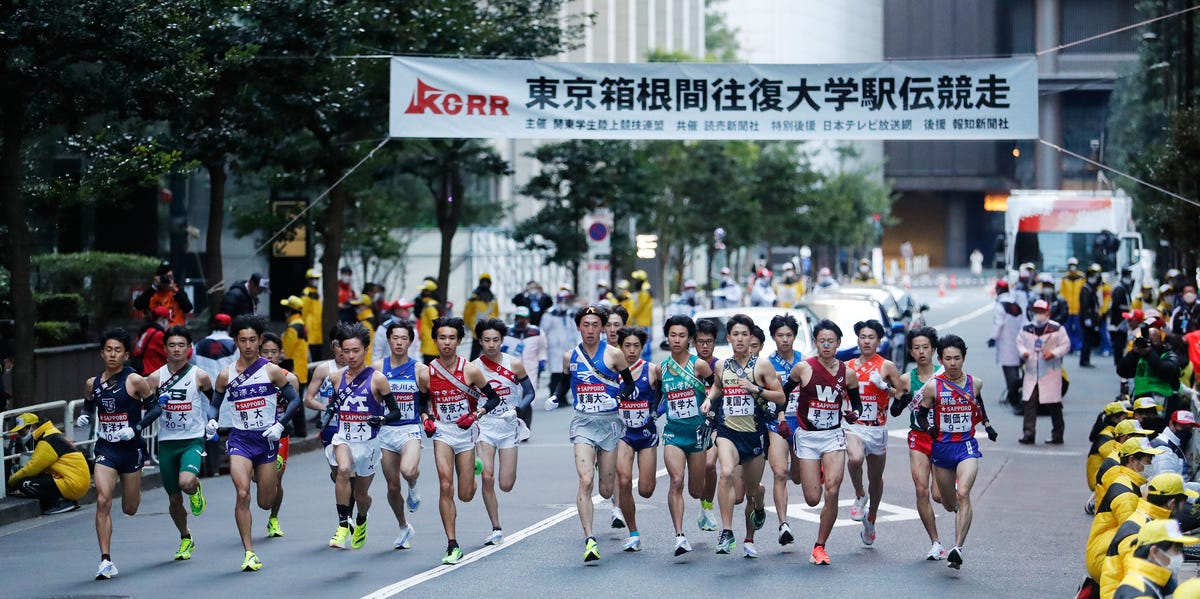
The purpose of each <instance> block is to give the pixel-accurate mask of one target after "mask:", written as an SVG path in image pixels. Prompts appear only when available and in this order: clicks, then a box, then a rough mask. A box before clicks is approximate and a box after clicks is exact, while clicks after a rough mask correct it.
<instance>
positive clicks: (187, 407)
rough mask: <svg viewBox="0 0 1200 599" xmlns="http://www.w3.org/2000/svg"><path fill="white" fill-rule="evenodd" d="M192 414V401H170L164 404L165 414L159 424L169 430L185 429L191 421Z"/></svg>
mask: <svg viewBox="0 0 1200 599" xmlns="http://www.w3.org/2000/svg"><path fill="white" fill-rule="evenodd" d="M191 415H192V402H190V401H168V402H167V403H165V404H163V414H162V418H161V419H159V426H161V427H162V428H164V429H166V430H169V431H173V430H181V429H185V428H187V427H188V424H189V423H190V418H189V417H190V416H191Z"/></svg>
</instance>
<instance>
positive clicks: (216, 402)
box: [209, 389, 225, 411]
mask: <svg viewBox="0 0 1200 599" xmlns="http://www.w3.org/2000/svg"><path fill="white" fill-rule="evenodd" d="M209 403H210V404H212V407H213V409H214V410H217V411H220V409H221V404H223V403H225V391H217V390H216V389H213V394H212V399H211V400H209Z"/></svg>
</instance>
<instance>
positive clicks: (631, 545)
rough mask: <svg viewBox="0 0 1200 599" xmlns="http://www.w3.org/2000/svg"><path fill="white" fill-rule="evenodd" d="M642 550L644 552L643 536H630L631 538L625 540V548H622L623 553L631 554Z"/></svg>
mask: <svg viewBox="0 0 1200 599" xmlns="http://www.w3.org/2000/svg"><path fill="white" fill-rule="evenodd" d="M641 550H642V536H641V535H629V538H628V539H625V546H624V547H622V548H621V551H630V552H633V551H641Z"/></svg>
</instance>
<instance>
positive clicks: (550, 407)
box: [543, 395, 558, 412]
mask: <svg viewBox="0 0 1200 599" xmlns="http://www.w3.org/2000/svg"><path fill="white" fill-rule="evenodd" d="M543 407H545V408H546V411H547V412H553V411H554V410H555V409H556V408H558V400H557V399H555V397H554V396H553V395H551V396H550V397H547V398H546V403H545V404H544V406H543Z"/></svg>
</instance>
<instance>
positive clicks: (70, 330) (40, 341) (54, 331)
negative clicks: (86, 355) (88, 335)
mask: <svg viewBox="0 0 1200 599" xmlns="http://www.w3.org/2000/svg"><path fill="white" fill-rule="evenodd" d="M33 337H34V340H35V343H36V345H37V347H54V346H56V345H70V344H73V343H82V342H83V331H81V330H80V328H79V323H77V322H62V321H57V320H40V321H38V322H35V323H33Z"/></svg>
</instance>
